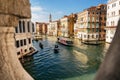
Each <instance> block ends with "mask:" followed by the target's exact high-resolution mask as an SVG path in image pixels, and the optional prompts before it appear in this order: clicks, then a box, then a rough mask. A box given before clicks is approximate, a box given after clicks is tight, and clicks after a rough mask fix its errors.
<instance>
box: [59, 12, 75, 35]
mask: <svg viewBox="0 0 120 80" xmlns="http://www.w3.org/2000/svg"><path fill="white" fill-rule="evenodd" d="M75 21H76V14H71V15H69V16H64V17H63V18H61V19H60V27H61V28H60V30H61V36H63V37H74V23H75Z"/></svg>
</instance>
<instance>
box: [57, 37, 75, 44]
mask: <svg viewBox="0 0 120 80" xmlns="http://www.w3.org/2000/svg"><path fill="white" fill-rule="evenodd" d="M57 40H58V42H59V43H61V44H64V45H66V46H73V41H72V39H70V38H63V37H58V38H57Z"/></svg>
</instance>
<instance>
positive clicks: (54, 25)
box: [47, 21, 59, 36]
mask: <svg viewBox="0 0 120 80" xmlns="http://www.w3.org/2000/svg"><path fill="white" fill-rule="evenodd" d="M58 28H59V21H51V22H49V24H48V32H47V34H48V35H49V36H58Z"/></svg>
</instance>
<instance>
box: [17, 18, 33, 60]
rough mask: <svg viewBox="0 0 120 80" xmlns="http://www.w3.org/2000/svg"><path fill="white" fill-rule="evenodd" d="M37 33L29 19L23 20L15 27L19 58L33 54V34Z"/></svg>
mask: <svg viewBox="0 0 120 80" xmlns="http://www.w3.org/2000/svg"><path fill="white" fill-rule="evenodd" d="M34 32H35V28H34V23H32V22H31V21H30V20H29V19H21V20H20V21H19V24H18V26H17V27H15V41H16V42H15V43H16V52H17V55H18V58H20V57H21V56H23V55H25V54H27V53H30V52H32V50H33V48H34V47H33V44H32V39H33V33H34Z"/></svg>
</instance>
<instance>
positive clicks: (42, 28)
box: [36, 22, 48, 35]
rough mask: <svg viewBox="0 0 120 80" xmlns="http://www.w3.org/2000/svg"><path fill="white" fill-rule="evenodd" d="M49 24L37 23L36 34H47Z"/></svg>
mask: <svg viewBox="0 0 120 80" xmlns="http://www.w3.org/2000/svg"><path fill="white" fill-rule="evenodd" d="M47 25H48V24H47V23H42V22H36V33H37V34H39V35H46V34H47Z"/></svg>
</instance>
